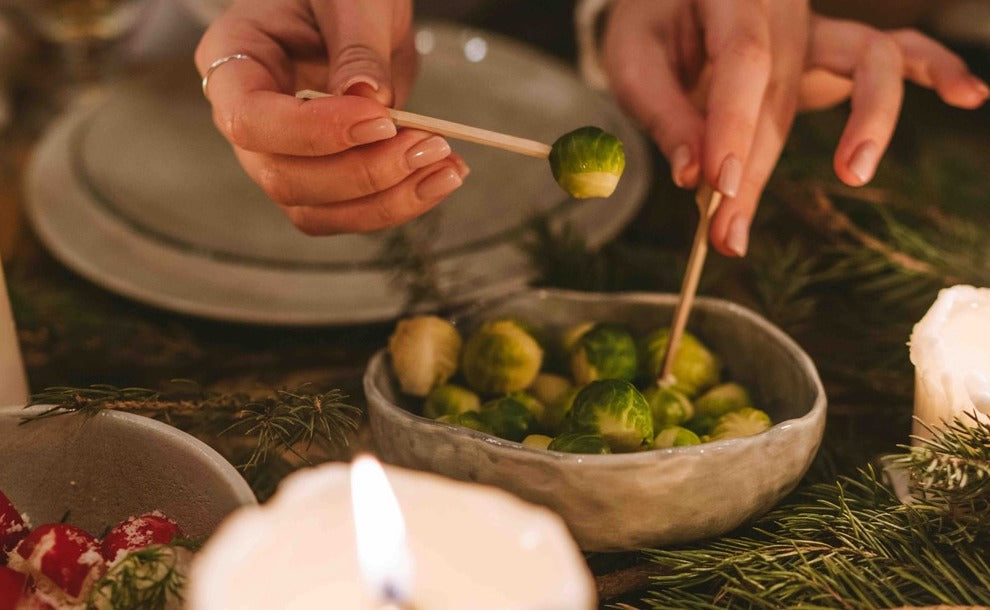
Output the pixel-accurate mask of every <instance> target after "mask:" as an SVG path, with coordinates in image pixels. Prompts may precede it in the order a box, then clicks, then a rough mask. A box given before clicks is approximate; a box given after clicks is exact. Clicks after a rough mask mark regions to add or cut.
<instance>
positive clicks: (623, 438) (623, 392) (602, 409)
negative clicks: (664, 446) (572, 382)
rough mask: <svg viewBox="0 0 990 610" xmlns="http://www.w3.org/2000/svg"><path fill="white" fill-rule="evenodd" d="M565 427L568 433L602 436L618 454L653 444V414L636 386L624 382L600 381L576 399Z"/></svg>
mask: <svg viewBox="0 0 990 610" xmlns="http://www.w3.org/2000/svg"><path fill="white" fill-rule="evenodd" d="M564 427H565V429H566V430H567V431H568V432H586V433H591V434H600V435H601V436H602V437H603V438H604V439H605V441H606V442H607V443H608V446H609V448H610V449H611V450H612V451H615V452H621V451H637V450H639V449H646V448H649V447H650V446H651V445H652V444H653V414H652V413H651V412H650V405H649V403H647V402H646V399H645V398H643V395H642V394H640V392H639V390H637V389H636V386H634V385H633V384H631V383H629V382H628V381H624V380H621V379H600V380H598V381H592V382H591V383H589V384H588V385H586V386H584V387H583V388H581V391H580V392H578V394H577V396H575V397H574V405H573V406H572V407H571V411H570V413H569V414H568V415H567V420H566V421H565V422H564Z"/></svg>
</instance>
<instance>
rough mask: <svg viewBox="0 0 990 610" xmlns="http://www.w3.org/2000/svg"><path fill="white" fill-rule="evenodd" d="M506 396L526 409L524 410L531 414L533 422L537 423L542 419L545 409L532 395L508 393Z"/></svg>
mask: <svg viewBox="0 0 990 610" xmlns="http://www.w3.org/2000/svg"><path fill="white" fill-rule="evenodd" d="M506 396H508V397H509V398H511V399H513V400H515V401H516V402H518V403H519V404H521V405H522V406H524V407H526V410H527V411H529V412H530V413H532V414H533V419H534V420H536V421H539V419H540V418H542V417H543V412H544V411H545V410H546V407H545V406H544V405H543V403H542V402H541V401H540V400H539V399H537V398H536V397H535V396H533V395H532V394H527V393H526V392H510V393H508V394H506Z"/></svg>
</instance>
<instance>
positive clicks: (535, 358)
mask: <svg viewBox="0 0 990 610" xmlns="http://www.w3.org/2000/svg"><path fill="white" fill-rule="evenodd" d="M542 363H543V349H542V348H540V345H539V343H537V342H536V339H534V338H533V337H532V335H530V334H529V333H527V332H526V331H525V330H523V328H522V327H521V326H520V325H519V323H518V322H515V321H513V320H492V321H489V322H485V323H484V324H482V325H481V326H480V327H479V328H478V329H477V330H476V331H475V332H474V333H473V334H472V335H471V336H470V338H468V340H467V343H466V344H465V345H464V353H463V355H462V358H461V366H462V367H463V370H464V377H465V378H466V379H467V382H468V384H469V385H470V386H471V387H472V388H474V389H475V390H478V391H479V392H485V393H489V394H502V393H505V392H514V391H516V390H522V389H523V388H525V387H527V386H529V384H531V383H532V382H533V379H535V378H536V374H537V373H539V372H540V365H541V364H542Z"/></svg>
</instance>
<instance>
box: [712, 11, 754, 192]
mask: <svg viewBox="0 0 990 610" xmlns="http://www.w3.org/2000/svg"><path fill="white" fill-rule="evenodd" d="M701 11H702V21H703V24H704V28H705V47H706V49H707V51H708V55H709V57H710V58H711V62H712V77H711V83H710V86H709V92H708V101H707V119H706V129H705V153H704V162H703V166H704V171H705V175H706V176H707V177H708V180H709V181H710V182H711V184H712V185H714V186H715V188H717V189H718V190H719V191H720V192H721V193H722V194H723V195H726V196H728V197H734V196H735V195H736V194H737V193H738V191H739V186H740V183H741V181H742V176H743V169H744V168H745V164H746V160H747V159H748V157H749V151H750V148H751V147H752V145H753V138H754V136H755V134H756V125H757V123H758V121H759V116H760V108H761V106H762V104H763V96H764V94H765V92H766V88H767V83H768V82H769V80H770V69H771V57H770V29H769V24H768V16H767V10H766V6H765V4H764V2H762V1H760V0H735V1H733V2H724V0H713V1H712V2H702V3H701Z"/></svg>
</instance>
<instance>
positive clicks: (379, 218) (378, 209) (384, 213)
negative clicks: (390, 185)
mask: <svg viewBox="0 0 990 610" xmlns="http://www.w3.org/2000/svg"><path fill="white" fill-rule="evenodd" d="M371 211H372V213H373V214H374V218H373V220H372V221H371V225H372V226H374V227H376V228H385V227H391V226H393V225H396V224H398V223H399V215H398V214H397V210H396V209H395V207H394V205H392V203H391V202H389V201H387V200H386V199H385V198H383V197H379V198H376V200H375V203H374V205H373V206H372V208H371Z"/></svg>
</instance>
